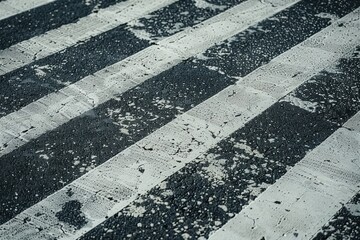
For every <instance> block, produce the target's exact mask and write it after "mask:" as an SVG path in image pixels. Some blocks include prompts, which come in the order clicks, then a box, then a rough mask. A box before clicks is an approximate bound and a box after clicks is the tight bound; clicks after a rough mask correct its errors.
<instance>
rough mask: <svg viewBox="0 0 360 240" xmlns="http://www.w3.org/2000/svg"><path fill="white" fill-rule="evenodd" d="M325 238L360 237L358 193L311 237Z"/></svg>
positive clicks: (347, 238) (355, 238) (351, 238)
mask: <svg viewBox="0 0 360 240" xmlns="http://www.w3.org/2000/svg"><path fill="white" fill-rule="evenodd" d="M325 239H336V240H359V239H360V193H358V194H356V195H355V196H354V197H353V199H352V200H351V201H350V202H349V203H347V204H345V206H343V207H342V208H341V209H340V211H339V212H338V213H336V214H335V216H334V217H333V218H332V219H331V220H330V221H329V222H328V223H327V224H326V225H325V226H323V227H322V229H321V231H320V232H319V233H318V234H317V235H316V236H315V237H314V238H313V240H325Z"/></svg>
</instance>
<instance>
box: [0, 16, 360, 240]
mask: <svg viewBox="0 0 360 240" xmlns="http://www.w3.org/2000/svg"><path fill="white" fill-rule="evenodd" d="M353 17H354V15H352V16H351V15H350V16H348V18H345V19H343V20H342V21H344V22H345V23H346V22H347V21H349V20H350V21H351V20H353ZM346 20H347V21H346ZM334 30H335V31H334ZM338 31H342V30H340V29H339V27H337V25H335V24H334V25H332V27H330V28H328V29H325V30H324V31H323V32H321V33H319V34H317V35H315V36H314V37H312V38H310V39H309V40H308V41H306V42H304V44H302V46H301V45H300V46H297V47H295V48H294V49H295V50H294V51H293V50H290V53H286V54H284V55H281V56H280V57H278V58H277V59H275V60H274V62H275V63H278V62H280V63H281V62H283V61H284V60H287V59H288V57H289V55H290V56H292V54H291V52H293V54H294V56H299V55H298V54H299V49H303V48H304V46H306V44H311V41H314V40H315V41H316V42H317V41H320V42H324V41H323V40H321V39H322V38H323V35H324V33H325V35H326V36H329V39H332V37H334V36H338V33H339V32H338ZM350 35H351V34H350ZM354 38H355V39H356V34H355V35H353V36H352V37H349V39H350V40H353V39H354ZM334 41H336V38H333V41H329V42H327V44H324V45H323V46H324V47H328V46H329V44H333V43H334ZM325 43H326V41H325ZM347 47H350V46H347ZM352 47H353V46H352ZM333 50H334V52H333V55H331V56H330V58H329V57H328V56H326V55H324V54H323V55H319V56H321V58H322V59H319V60H323V61H325V62H326V63H327V64H329V62H331V61H334V60H335V59H336V58H338V57H340V56H341V55H342V54H343V52H344V51H346V50H345V49H344V48H342V47H341V46H337V48H335V49H333ZM318 52H319V51H316V52H310V51H306V50H305V51H303V53H304V55H303V56H302V57H306V58H307V59H309V60H312V59H316V58H317V57H318V56H317V54H318ZM300 57H301V56H300ZM317 59H318V58H317ZM323 61H319V62H315V66H312V67H307V68H305V69H304V71H305V74H303V75H301V76H299V77H298V78H297V80H298V81H296V83H294V82H293V81H289V78H285V77H284V78H283V79H282V80H281V78H280V81H281V82H280V83H278V84H276V86H278V87H279V89H282V90H283V91H284V92H285V93H287V92H288V91H290V90H291V89H293V88H295V87H296V86H297V85H298V84H300V83H301V82H302V81H304V80H306V78H308V77H309V76H311V75H312V74H314V72H316V71H319V70H320V69H322V68H323V67H324V62H323ZM282 64H283V65H284V66H285V67H286V64H285V63H282ZM271 66H272V64H269V66H268V67H267V66H264V67H263V68H261V69H259V70H257V71H255V73H254V75H250V76H249V80H258V81H261V80H262V81H264V82H266V79H267V77H268V76H271V75H272V74H273V69H272V67H271ZM286 68H287V69H289V66H287V67H286ZM290 69H291V65H290ZM292 71H293V72H291V71H289V72H287V73H286V75H290V76H292V75H293V74H294V73H296V70H295V69H292ZM259 72H260V73H265V74H261V75H260V76H262V78H260V77H259V74H256V73H259ZM303 78H304V79H303ZM246 79H247V77H245V78H244V79H243V80H244V82H245V83H246V82H247V81H246ZM250 82H252V81H250ZM234 92H235V93H236V94H234ZM285 93H284V94H285ZM230 95H232V98H230V99H229V97H228V96H230ZM279 97H280V96H278V98H279ZM241 100H242V101H241ZM275 101H276V98H273V97H271V96H269V95H267V94H264V93H262V92H259V91H257V90H254V89H252V88H248V87H245V86H242V85H241V83H240V84H238V85H234V86H231V87H229V88H227V89H226V90H224V91H222V92H221V93H219V94H218V95H216V96H214V97H213V98H210V99H209V100H208V101H206V102H204V103H202V104H200V105H199V106H198V107H195V108H194V109H193V110H190V111H189V112H187V113H186V114H183V115H181V116H180V117H179V118H177V119H176V120H175V121H173V122H172V123H170V124H168V125H166V126H165V127H163V128H161V129H160V130H158V131H157V132H155V133H154V134H152V135H150V136H149V137H147V138H145V139H143V140H142V141H140V142H138V143H137V144H136V145H134V146H132V147H130V148H128V149H127V150H125V151H124V152H122V153H120V154H119V155H118V156H116V157H114V158H112V159H111V160H109V161H108V162H106V163H105V164H103V165H101V166H100V167H98V168H96V169H95V170H94V171H91V172H90V173H88V174H87V175H85V176H84V177H82V178H80V179H78V180H76V181H75V182H73V183H72V184H70V186H68V187H67V188H64V189H63V190H61V191H59V192H57V193H56V194H54V195H52V196H50V197H49V198H47V199H45V200H44V201H42V202H40V203H39V204H37V205H35V206H33V207H32V208H30V209H28V210H26V211H25V212H23V213H22V214H21V215H19V216H18V217H16V218H15V219H13V220H11V221H10V222H8V223H7V224H5V225H4V226H8V227H9V226H11V227H10V228H11V229H15V226H17V227H20V226H18V225H17V224H18V223H19V224H20V223H21V224H22V223H23V220H24V219H25V218H26V217H30V218H31V219H32V221H33V222H32V223H31V224H38V225H39V226H41V228H42V229H43V231H41V233H40V235H36V234H37V233H36V232H34V231H33V230H31V228H33V225H28V227H26V226H24V225H23V224H22V226H21V227H20V228H23V227H24V228H23V229H26V230H24V231H23V232H24V233H25V234H30V235H31V234H34V236H47V234H51V233H54V231H55V230H54V228H52V227H51V226H48V225H47V224H45V223H44V222H45V221H46V222H49V221H50V222H51V223H56V222H57V220H56V218H55V216H54V211H55V212H56V209H58V210H60V209H61V207H62V206H63V204H64V202H67V201H68V200H69V196H73V198H74V199H77V200H78V201H79V202H81V203H82V204H84V205H85V206H83V208H82V212H83V213H85V215H86V216H87V218H89V219H91V220H93V221H92V223H91V224H90V226H93V225H94V224H96V223H97V222H99V221H101V220H103V219H105V216H106V215H105V214H108V215H112V214H114V213H115V212H116V211H117V210H120V209H122V208H123V207H124V206H125V205H126V204H128V203H129V202H131V201H132V200H133V199H134V198H135V197H136V194H135V193H134V192H136V193H143V192H145V191H146V190H148V189H149V188H150V187H152V186H154V185H155V184H157V183H159V182H160V181H161V180H163V179H164V178H166V177H167V176H169V175H170V174H172V173H174V172H176V171H177V169H179V168H181V167H182V166H183V165H184V164H185V163H186V162H189V161H192V160H193V159H194V158H195V157H196V156H198V155H199V154H200V153H202V152H204V151H205V150H206V149H208V148H209V147H211V146H212V145H214V144H215V143H216V142H218V141H219V140H220V139H221V138H222V137H223V136H224V135H228V134H229V133H231V132H233V131H234V130H236V129H238V128H239V127H241V126H243V124H244V123H245V122H247V121H248V120H249V118H252V117H254V116H255V115H257V114H259V112H261V111H263V110H265V109H266V108H267V107H269V106H270V105H271V104H272V103H274V102H275ZM238 102H242V103H243V102H247V104H244V106H243V107H242V108H240V109H239V107H238V106H237V103H238ZM254 103H256V104H255V105H254ZM215 106H216V107H215ZM230 106H234V108H232V107H230ZM204 109H205V110H204ZM239 114H243V117H241V118H239V117H238V115H239ZM214 116H217V117H215V118H214ZM224 116H226V117H224ZM216 119H218V120H219V121H218V122H215V120H216ZM225 121H226V122H228V123H229V124H225V126H221V124H223V125H224V122H225ZM206 126H207V127H206ZM184 130H185V131H184ZM170 133H171V134H170ZM213 134H218V136H216V138H213V137H212V136H213ZM171 138H173V140H172V139H171ZM172 143H174V144H172ZM198 143H200V144H198ZM201 143H202V144H201ZM175 146H178V147H179V148H180V149H181V150H182V151H181V152H180V153H179V154H178V155H177V156H171V155H172V153H176V152H177V151H178V150H177V148H176V147H175ZM195 146H196V147H195ZM194 147H195V148H194ZM190 149H191V150H192V151H187V150H190ZM139 169H142V170H141V171H140V170H139ZM142 172H143V173H144V174H141V173H142ZM115 173H116V174H115ZM119 173H120V174H119ZM105 179H106V180H105ZM143 179H146V181H143ZM150 179H152V180H150ZM121 183H122V184H121ZM69 189H71V190H69ZM104 189H106V191H105V192H104ZM72 203H75V202H72ZM100 206H101V207H100ZM109 210H110V212H108V211H109ZM39 211H40V212H42V213H43V215H41V216H40V215H39V216H37V214H36V213H38V212H39ZM54 218H55V219H54ZM45 219H46V220H45ZM50 219H53V220H50ZM58 224H61V223H58ZM88 228H89V226H86V227H85V228H83V229H82V230H81V231H87V230H88ZM11 229H10V231H9V232H7V234H14V232H11ZM63 230H64V231H65V232H67V233H68V234H73V232H72V231H73V229H72V228H71V227H69V226H66V225H65V226H63ZM79 232H80V231H78V232H75V234H79ZM42 234H44V235H42ZM60 235H61V234H60ZM71 236H73V235H71ZM19 237H21V236H19Z"/></svg>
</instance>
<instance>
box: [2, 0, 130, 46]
mask: <svg viewBox="0 0 360 240" xmlns="http://www.w3.org/2000/svg"><path fill="white" fill-rule="evenodd" d="M123 1H126V0H107V1H101V0H91V1H84V0H57V1H53V2H50V3H48V4H45V5H42V6H40V7H37V8H33V9H31V10H29V11H26V12H23V13H20V14H17V15H15V16H12V17H9V18H6V19H3V20H1V21H0V34H1V36H2V37H1V38H0V49H6V48H8V47H10V46H11V45H13V44H16V43H19V42H21V41H24V40H27V39H30V38H32V37H34V36H38V35H40V34H43V33H45V32H47V31H49V30H51V29H56V28H58V27H60V26H62V25H64V24H69V23H73V22H76V21H78V20H79V19H80V18H82V17H85V16H87V15H89V14H91V13H92V12H96V11H98V9H102V8H106V7H108V6H111V5H114V4H116V3H118V2H123ZM79 9H81V10H80V11H79Z"/></svg>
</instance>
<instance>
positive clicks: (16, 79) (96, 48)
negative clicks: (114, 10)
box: [0, 25, 150, 117]
mask: <svg viewBox="0 0 360 240" xmlns="http://www.w3.org/2000/svg"><path fill="white" fill-rule="evenodd" d="M148 46H150V43H149V42H148V41H146V40H142V39H139V38H137V37H135V36H134V34H133V33H131V32H130V31H129V30H127V29H125V26H124V25H122V26H119V27H117V28H114V29H112V30H110V31H108V32H105V33H103V34H101V35H97V36H94V37H91V38H90V39H88V40H86V41H84V42H81V43H79V44H76V45H74V46H72V47H70V48H67V49H66V50H64V51H61V52H58V53H55V54H53V55H50V56H48V57H46V58H43V59H40V60H38V61H35V62H33V63H31V64H29V65H27V66H25V67H22V68H19V69H17V70H15V71H12V72H10V73H8V74H5V75H3V76H0V89H1V90H0V117H2V116H5V115H7V114H9V113H11V112H14V111H17V110H19V109H21V108H22V107H24V106H26V105H27V104H29V103H31V102H34V101H36V100H38V99H39V98H41V97H43V96H46V95H47V94H49V93H52V92H55V91H57V90H59V89H61V88H63V87H65V86H67V85H69V84H72V83H74V82H76V81H78V80H80V79H82V78H84V77H86V76H88V75H91V74H93V73H95V72H97V71H99V70H101V69H103V68H105V67H107V66H109V65H111V64H114V63H116V62H118V61H121V60H123V59H124V58H126V57H128V56H130V55H132V54H134V53H136V52H138V51H140V50H142V49H144V48H146V47H148Z"/></svg>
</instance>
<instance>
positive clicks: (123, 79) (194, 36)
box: [0, 0, 297, 156]
mask: <svg viewBox="0 0 360 240" xmlns="http://www.w3.org/2000/svg"><path fill="white" fill-rule="evenodd" d="M296 2H297V0H289V1H284V2H283V3H282V4H281V5H277V6H273V5H271V4H270V3H262V2H259V1H257V0H250V1H247V2H244V3H242V4H240V5H238V6H236V7H233V8H231V9H230V10H227V11H226V12H224V13H221V14H219V15H217V16H216V17H213V18H211V19H209V20H207V21H205V22H203V23H201V24H198V25H197V26H196V27H195V28H188V29H187V30H184V31H183V32H180V33H178V34H175V35H173V36H171V37H168V38H165V39H164V40H162V41H160V42H158V44H157V45H155V46H151V47H149V48H146V49H145V50H143V51H141V52H139V53H137V54H134V55H132V56H131V57H129V58H127V59H125V60H124V61H121V62H119V63H116V64H114V65H111V66H109V67H107V68H105V69H103V70H101V71H99V72H97V73H95V74H94V75H93V76H88V77H86V78H84V79H82V80H80V81H78V82H77V83H75V84H72V85H70V86H68V87H66V88H64V89H62V90H60V91H59V92H57V93H53V94H50V95H48V96H46V97H44V98H41V99H40V100H38V101H36V102H34V103H31V104H29V105H27V106H26V107H24V108H22V109H21V110H19V111H17V112H14V113H11V114H9V115H7V116H5V117H3V118H1V119H0V126H1V132H2V135H1V140H0V146H2V148H3V150H2V151H1V152H0V156H1V155H4V154H6V153H9V152H11V151H12V150H14V149H16V148H17V147H19V146H21V145H23V144H24V143H26V142H28V141H29V140H31V139H33V138H36V137H38V136H40V135H41V134H43V133H45V132H46V131H50V130H52V129H54V128H56V127H58V126H60V125H62V124H64V123H66V122H67V121H69V120H70V119H73V118H75V117H77V116H79V115H81V114H83V113H84V112H86V111H88V110H90V109H92V108H94V107H95V106H98V105H99V104H101V103H103V102H105V101H107V100H108V99H110V98H112V97H114V95H116V94H119V93H122V92H124V91H126V90H128V89H130V88H133V87H135V86H136V85H138V84H140V83H142V82H144V81H146V80H147V79H149V78H150V77H151V76H155V75H157V74H159V73H161V72H163V71H165V70H167V69H169V68H171V67H172V66H174V65H176V64H178V63H180V62H181V61H182V60H185V59H187V58H189V57H191V56H193V55H195V54H197V53H201V52H203V51H204V50H205V49H207V48H209V47H211V46H212V45H213V44H215V43H216V42H220V41H222V40H225V39H227V38H229V37H230V36H233V35H235V34H236V33H239V32H241V31H243V30H244V29H246V28H247V27H249V26H250V25H252V24H254V23H257V22H259V21H261V20H263V19H265V18H267V17H269V16H271V15H273V14H275V13H276V12H279V11H281V10H282V9H285V8H287V7H289V6H290V5H292V4H294V3H296Z"/></svg>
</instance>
